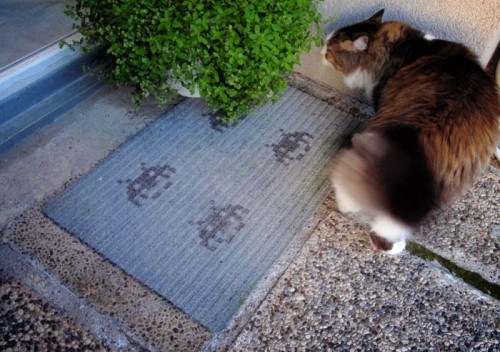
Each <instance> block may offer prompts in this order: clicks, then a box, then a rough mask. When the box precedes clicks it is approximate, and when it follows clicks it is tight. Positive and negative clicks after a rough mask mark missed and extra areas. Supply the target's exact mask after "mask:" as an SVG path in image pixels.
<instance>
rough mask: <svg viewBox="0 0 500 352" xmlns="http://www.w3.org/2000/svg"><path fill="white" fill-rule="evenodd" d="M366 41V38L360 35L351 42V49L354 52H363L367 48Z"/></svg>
mask: <svg viewBox="0 0 500 352" xmlns="http://www.w3.org/2000/svg"><path fill="white" fill-rule="evenodd" d="M368 41H369V39H368V37H367V36H366V35H362V36H361V37H359V38H358V39H356V40H354V41H353V42H352V47H353V48H354V50H355V51H364V50H366V48H368Z"/></svg>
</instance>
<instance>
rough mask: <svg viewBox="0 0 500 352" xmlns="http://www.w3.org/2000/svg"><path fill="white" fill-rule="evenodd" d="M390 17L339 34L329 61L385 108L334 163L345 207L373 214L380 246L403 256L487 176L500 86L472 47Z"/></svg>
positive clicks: (330, 42) (331, 41) (329, 44)
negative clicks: (437, 211)
mask: <svg viewBox="0 0 500 352" xmlns="http://www.w3.org/2000/svg"><path fill="white" fill-rule="evenodd" d="M382 16H383V10H382V11H379V12H378V13H376V14H375V15H374V16H372V17H371V18H369V19H367V20H365V21H363V22H359V23H356V24H353V25H351V26H347V27H344V28H342V29H339V30H337V31H336V32H334V33H332V34H331V35H330V36H329V37H328V38H327V40H326V44H325V46H324V48H323V51H322V53H323V55H324V57H323V59H324V61H325V62H326V63H328V64H331V65H332V66H333V67H334V68H335V69H336V70H338V71H340V72H341V73H342V74H343V76H344V79H345V82H346V84H347V85H348V86H350V87H351V88H362V89H364V90H365V92H366V93H367V94H368V95H369V96H371V98H372V100H373V104H374V107H375V115H374V116H373V117H371V118H370V119H369V120H368V121H367V124H366V127H365V129H364V131H363V132H362V133H360V134H357V135H355V136H354V137H353V139H352V143H351V144H352V145H351V146H350V147H348V148H345V149H343V150H341V151H340V152H339V153H338V155H337V156H336V158H335V160H334V167H333V172H332V181H333V186H334V190H335V192H336V198H337V204H338V206H339V209H340V210H341V211H342V212H357V211H365V212H368V213H369V214H371V215H373V216H374V220H373V223H372V229H371V233H370V237H371V239H372V242H373V244H374V245H375V247H377V248H379V249H382V250H386V251H388V252H389V253H394V254H395V253H399V252H401V251H402V250H403V249H404V248H405V244H406V242H405V241H406V239H407V238H408V237H409V236H411V233H412V230H413V228H414V227H415V226H416V225H418V224H419V223H420V222H421V221H422V220H423V219H424V217H425V216H426V215H427V214H428V213H429V212H430V211H431V210H432V209H434V208H435V207H438V206H440V205H443V204H446V203H448V202H450V201H452V200H454V199H456V198H457V197H458V196H460V195H461V194H462V193H463V192H464V191H465V190H466V189H467V188H468V187H470V186H471V185H472V183H473V182H474V180H475V179H476V178H477V177H478V176H479V174H480V173H481V172H482V171H483V170H484V169H485V168H486V166H487V165H488V163H489V158H490V156H491V154H492V152H493V150H494V148H495V145H496V143H497V141H498V137H499V116H500V104H499V97H498V92H497V87H496V86H495V83H494V81H493V79H492V78H491V77H490V76H488V75H487V74H486V72H485V71H484V70H483V69H482V68H481V67H480V65H479V63H478V61H477V58H476V56H475V55H474V54H473V53H472V52H471V51H470V50H468V49H467V48H466V47H465V46H463V45H461V44H457V43H452V42H449V41H445V40H438V39H435V38H433V37H432V36H429V35H426V34H425V33H422V32H421V31H419V30H417V29H414V28H412V27H411V26H409V25H408V24H405V23H402V22H382Z"/></svg>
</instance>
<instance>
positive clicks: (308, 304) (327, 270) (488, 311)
mask: <svg viewBox="0 0 500 352" xmlns="http://www.w3.org/2000/svg"><path fill="white" fill-rule="evenodd" d="M326 202H327V203H328V204H329V206H330V209H331V210H330V213H329V214H328V215H327V216H326V218H325V219H324V220H323V221H322V222H321V223H320V225H319V226H318V227H317V228H316V230H315V232H314V234H313V235H312V237H311V239H310V240H309V241H308V243H307V244H306V245H305V246H304V248H303V249H302V251H301V253H300V254H299V255H298V256H297V257H296V258H295V260H294V262H293V263H292V265H291V266H290V267H289V268H288V270H287V272H286V273H285V274H284V275H283V276H282V277H281V279H280V280H279V281H278V283H277V284H276V286H275V287H274V288H273V290H272V291H271V293H270V294H269V295H268V297H267V298H266V299H265V301H264V303H263V304H262V305H261V307H260V308H259V309H258V310H257V312H256V313H255V314H254V315H253V316H252V318H251V319H250V322H249V323H248V325H247V326H246V327H245V329H244V330H243V332H242V333H241V335H240V336H239V337H238V339H237V340H236V342H235V343H234V344H233V345H232V347H231V351H249V350H252V351H321V350H323V351H325V350H329V351H422V350H429V351H452V350H453V351H454V350H474V351H494V350H497V349H498V348H500V342H499V341H500V330H499V329H500V320H499V318H498V312H499V311H500V303H499V301H497V300H495V299H493V298H491V297H489V296H486V295H484V294H482V293H480V292H479V291H477V290H475V289H473V288H471V287H470V286H468V285H467V284H465V283H464V282H463V281H461V280H460V279H458V278H456V277H454V276H453V275H451V274H449V273H448V272H447V271H446V270H444V269H443V268H441V267H440V266H438V265H436V264H435V263H430V262H426V261H424V260H422V259H420V258H418V257H415V256H413V255H411V254H409V253H408V252H405V253H404V254H403V255H401V256H388V255H385V254H383V253H379V252H376V251H374V250H373V249H372V248H371V245H370V243H369V239H368V236H367V235H366V231H365V230H364V229H363V227H361V226H359V225H357V224H354V223H353V222H351V221H350V220H348V219H346V218H345V217H343V216H342V215H340V214H339V213H337V212H336V211H335V210H334V207H335V205H334V199H333V197H330V198H329V199H327V201H326Z"/></svg>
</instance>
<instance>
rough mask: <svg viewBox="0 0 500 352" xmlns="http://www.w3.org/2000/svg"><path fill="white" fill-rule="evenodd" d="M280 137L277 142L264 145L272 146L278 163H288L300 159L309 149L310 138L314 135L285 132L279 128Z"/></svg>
mask: <svg viewBox="0 0 500 352" xmlns="http://www.w3.org/2000/svg"><path fill="white" fill-rule="evenodd" d="M280 131H281V132H282V133H281V139H280V141H279V142H278V144H271V145H268V144H267V145H266V146H267V147H270V148H272V150H273V152H274V156H275V157H276V160H277V161H278V162H279V163H283V164H285V165H289V164H290V162H291V161H294V160H300V159H302V158H303V157H304V156H305V153H307V152H308V151H309V150H311V140H312V139H314V136H312V135H311V134H309V133H307V132H300V131H296V132H290V133H285V132H284V131H283V130H282V129H280Z"/></svg>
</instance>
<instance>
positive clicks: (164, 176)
mask: <svg viewBox="0 0 500 352" xmlns="http://www.w3.org/2000/svg"><path fill="white" fill-rule="evenodd" d="M141 170H142V172H141V174H140V175H139V176H137V177H136V178H134V179H126V180H118V183H120V184H124V183H125V184H127V196H128V198H127V199H128V201H130V202H131V203H132V204H134V205H136V206H138V207H139V206H141V205H142V203H141V202H140V201H139V200H140V199H143V200H147V199H156V198H158V197H159V196H160V195H161V193H162V190H166V189H168V188H169V187H170V186H171V185H172V182H171V181H170V177H171V175H172V174H173V173H175V169H174V168H173V167H170V166H169V165H168V164H165V165H160V166H149V167H146V163H144V162H143V163H141Z"/></svg>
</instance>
